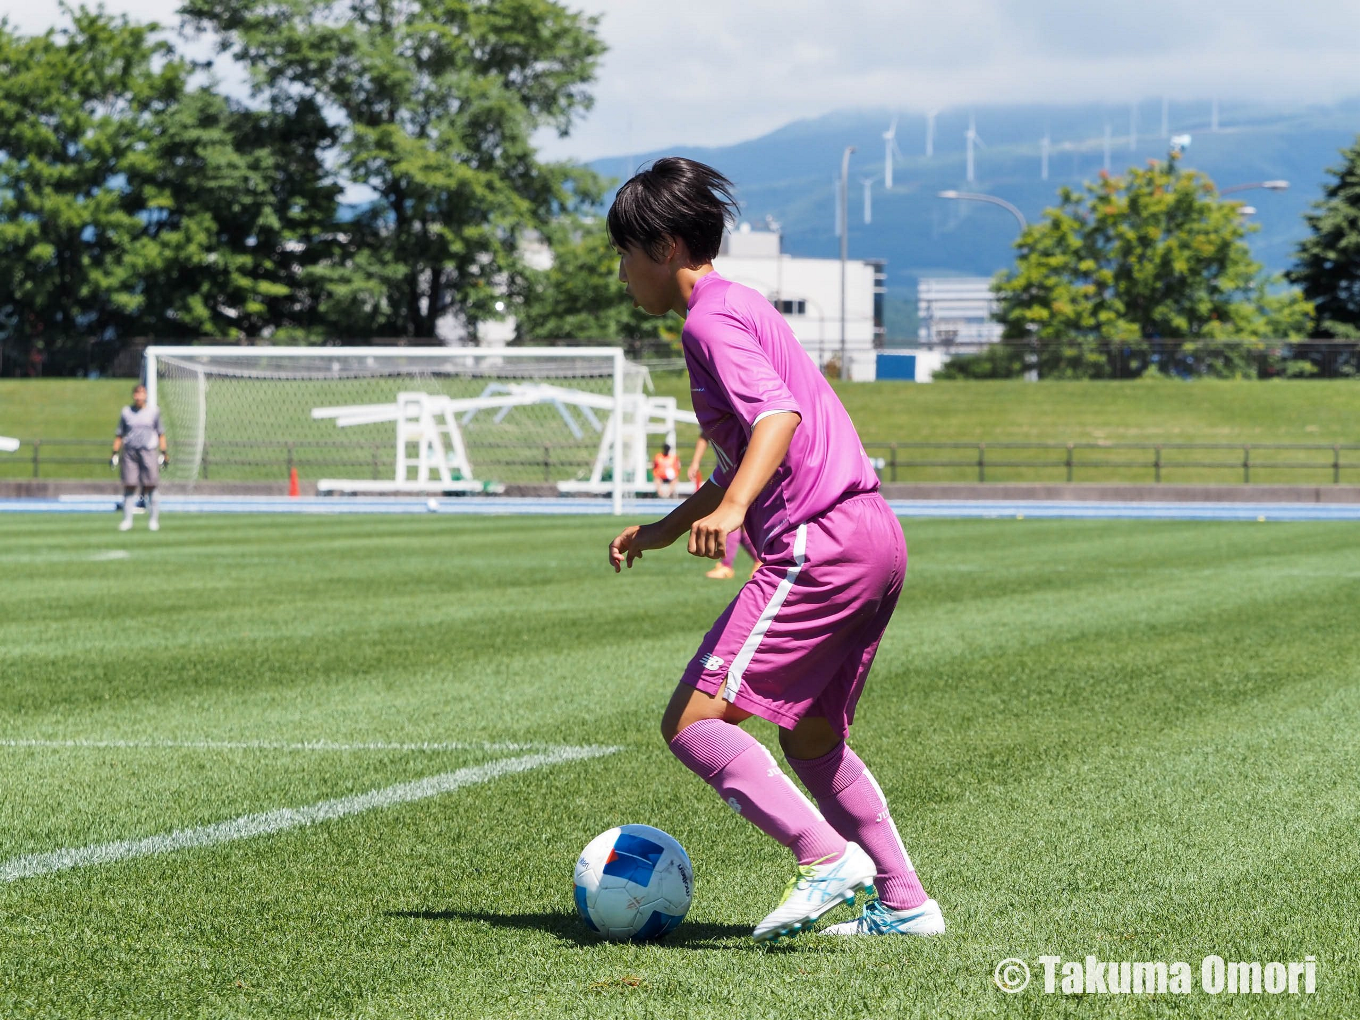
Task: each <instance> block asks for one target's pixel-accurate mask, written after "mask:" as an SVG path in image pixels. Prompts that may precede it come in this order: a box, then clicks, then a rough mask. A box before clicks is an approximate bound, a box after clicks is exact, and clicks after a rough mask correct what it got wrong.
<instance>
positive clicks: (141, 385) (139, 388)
mask: <svg viewBox="0 0 1360 1020" xmlns="http://www.w3.org/2000/svg"><path fill="white" fill-rule="evenodd" d="M144 389H146V383H140V382H139V383H138V384H137V385H136V386H134V387H132V392H133V393H136V392H137V391H138V390H144Z"/></svg>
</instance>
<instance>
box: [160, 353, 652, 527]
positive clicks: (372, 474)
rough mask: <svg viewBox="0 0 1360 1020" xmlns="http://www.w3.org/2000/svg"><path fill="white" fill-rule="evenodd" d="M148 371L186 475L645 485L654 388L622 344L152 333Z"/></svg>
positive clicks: (617, 490)
mask: <svg viewBox="0 0 1360 1020" xmlns="http://www.w3.org/2000/svg"><path fill="white" fill-rule="evenodd" d="M142 371H143V382H144V383H145V385H146V388H147V402H148V403H149V404H151V405H152V406H155V407H157V408H159V409H160V411H161V415H162V418H163V421H164V424H165V427H166V432H167V434H168V435H169V438H170V442H171V443H172V444H173V447H174V450H175V456H174V457H172V458H171V464H170V467H169V471H168V477H169V478H170V480H174V481H181V482H186V483H190V484H192V483H194V482H196V481H198V480H200V479H205V480H223V481H231V480H237V481H260V480H270V481H279V480H284V479H286V478H287V468H288V467H291V466H297V467H299V468H301V469H303V470H304V471H305V472H306V474H307V476H308V477H310V478H315V477H317V475H318V473H319V472H320V473H324V474H325V475H333V476H334V479H332V480H338V482H337V485H336V486H335V487H334V489H335V491H370V492H372V491H393V492H413V491H431V492H435V491H494V489H493V488H492V486H499V485H501V484H507V483H508V484H516V483H518V484H536V485H543V484H545V483H551V484H554V485H556V486H557V488H558V489H559V490H561V491H582V489H584V491H590V492H595V493H598V494H600V495H606V494H607V495H608V496H610V498H611V500H612V503H613V509H614V512H615V513H622V511H623V498H624V495H625V493H627V492H636V491H641V490H643V489H645V488H647V487H648V486H647V480H646V477H645V472H644V473H643V474H641V475H639V472H638V471H637V470H636V466H635V465H636V463H637V457H636V455H635V454H636V449H635V447H636V445H637V442H638V437H639V436H640V437H641V441H642V442H643V443H644V444H645V442H646V425H647V414H646V411H645V410H643V409H645V408H647V407H649V406H650V405H651V404H652V403H655V401H656V400H657V399H658V398H648V397H646V396H645V390H647V389H650V377H649V375H648V373H647V370H646V369H645V368H643V367H641V366H638V365H634V364H632V363H630V362H628V361H627V360H626V358H625V357H624V354H623V350H622V349H621V348H618V347H310V346H299V347H286V346H256V347H244V346H229V345H213V346H152V347H148V348H146V351H145V353H144V355H143V366H142ZM470 408H486V409H487V410H485V411H480V410H479V411H477V412H476V413H469V411H468V409H470ZM314 411H315V412H319V413H317V414H314V413H313V412H314ZM630 422H631V423H633V424H631V425H630ZM653 431H654V430H653ZM606 437H607V438H608V440H610V441H611V442H612V455H611V456H610V458H609V459H610V460H611V461H612V464H611V465H609V467H607V468H606V470H605V471H604V472H603V473H602V472H601V470H600V458H601V456H602V451H601V441H602V440H603V439H605V438H606ZM409 442H414V443H416V444H417V446H418V454H412V455H411V456H409V457H408V456H405V452H406V451H407V450H408V449H409V448H408V447H406V446H405V445H400V446H399V445H398V444H404V443H409ZM445 457H447V460H445V459H443V458H445ZM408 464H409V465H411V466H412V470H414V465H417V464H419V465H420V471H419V472H418V477H416V478H410V477H409V476H407V475H406V470H407V465H408ZM469 475H470V476H471V477H469ZM341 483H343V484H341ZM351 486H352V487H351ZM569 486H576V487H577V488H576V489H569V488H568V487H569Z"/></svg>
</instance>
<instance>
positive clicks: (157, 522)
mask: <svg viewBox="0 0 1360 1020" xmlns="http://www.w3.org/2000/svg"><path fill="white" fill-rule="evenodd" d="M169 463H170V458H169V456H168V455H167V454H166V451H165V427H164V426H163V425H161V413H160V411H158V410H157V409H156V408H154V407H147V406H146V387H145V386H143V385H142V384H141V383H138V384H137V385H136V386H134V387H133V388H132V403H131V404H130V405H129V406H127V407H125V408H123V413H122V414H121V415H119V416H118V430H117V431H116V432H115V433H114V436H113V456H112V457H110V458H109V465H110V466H111V467H115V468H119V469H120V470H121V473H122V478H123V520H122V523H120V524H119V525H118V530H119V531H128V530H130V529H131V528H132V510H133V507H134V505H135V501H134V500H133V497H134V496H135V495H136V494H137V487H138V486H141V489H142V495H143V497H144V498H145V499H146V511H147V513H148V514H149V515H150V519H149V521H148V523H147V527H149V528H150V529H151V530H152V531H159V530H160V528H161V507H160V496H158V495H157V493H156V486H157V485H159V484H160V480H161V471H160V469H161V468H162V467H164V466H165V465H166V464H169Z"/></svg>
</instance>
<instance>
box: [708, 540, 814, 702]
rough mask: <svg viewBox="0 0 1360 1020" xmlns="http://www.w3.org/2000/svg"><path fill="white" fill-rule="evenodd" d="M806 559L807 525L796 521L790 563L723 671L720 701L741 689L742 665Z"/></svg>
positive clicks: (757, 644)
mask: <svg viewBox="0 0 1360 1020" xmlns="http://www.w3.org/2000/svg"><path fill="white" fill-rule="evenodd" d="M806 558H807V525H806V524H800V525H798V533H797V535H796V536H795V537H794V540H793V566H791V567H789V569H788V570H786V571H784V579H783V580H782V581H780V582H779V587H778V588H776V589H775V590H774V595H773V597H771V599H770V604H769V605H767V606H766V607H765V609H764V611H763V612H762V613H761V614H760V619H758V620H757V621H756V625H755V626H754V627H752V628H751V633H750V634H749V635H747V638H746V641H745V643H744V644H743V645H742V646H741V651H739V652H737V657H736V658H735V659H733V660H732V665H731V667H730V668H729V669H728V671H727V683H726V684H725V685H724V686H723V700H724V701H733V700H735V698H736V696H737V691H739V690H741V677H742V674H743V673H745V672H746V667H747V666H749V665H750V664H751V659H752V658H753V657H754V656H755V654H756V649H757V648H759V647H760V641H761V638H763V637H764V636H765V632H766V631H767V630H769V629H770V624H772V623H774V614H775V613H777V612H779V607H780V606H782V605H783V604H784V600H785V599H786V598H788V597H789V592H790V591H791V590H792V589H793V582H794V581H796V580H797V579H798V571H800V570H802V569H803V560H804V559H806Z"/></svg>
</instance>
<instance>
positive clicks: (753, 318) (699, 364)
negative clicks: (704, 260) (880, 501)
mask: <svg viewBox="0 0 1360 1020" xmlns="http://www.w3.org/2000/svg"><path fill="white" fill-rule="evenodd" d="M681 339H682V342H683V345H684V349H685V364H686V366H687V367H688V368H689V383H690V394H691V398H692V400H693V402H694V413H695V414H696V415H697V416H698V418H699V428H700V429H701V430H702V431H703V434H704V435H705V436H706V437H707V438H708V441H709V443H711V444H712V446H713V450H714V453H715V455H716V456H717V458H718V469H717V470H716V471H714V472H713V481H714V482H716V483H717V484H718V485H721V486H723V487H726V486H727V485H729V484H730V483H731V481H732V478H733V476H734V475H735V474H736V471H737V467H738V465H740V464H741V459H742V457H743V456H744V455H745V453H746V444H747V442H748V441H749V440H750V438H751V429H752V428H754V427H755V424H756V422H757V421H759V420H760V419H761V418H762V417H764V416H765V415H767V414H771V413H773V412H776V411H796V412H798V414H799V415H800V416H801V417H802V422H801V424H800V425H799V426H798V428H797V430H796V431H795V432H794V434H793V441H792V442H791V443H790V444H789V452H788V455H787V456H786V457H785V458H784V461H783V463H782V464H780V465H779V467H778V469H776V471H775V473H774V476H773V477H772V478H771V479H770V482H769V484H768V485H767V486H766V487H765V488H764V490H763V491H762V492H761V493H760V495H759V496H757V497H756V500H755V502H754V503H752V504H751V507H750V509H749V510H747V512H746V530H747V531H748V533H749V534H750V535H751V536H752V538H753V539H754V540H755V545H756V548H757V549H758V550H762V552H763V550H764V548H765V545H766V543H768V542H769V541H770V539H772V538H774V537H776V536H778V535H780V534H782V533H784V532H785V531H787V530H789V529H791V528H797V527H798V525H800V524H804V523H806V522H807V521H809V520H811V519H812V518H813V517H816V516H817V515H818V514H821V513H824V512H825V511H827V510H830V509H831V508H832V507H833V506H835V505H836V504H838V503H840V502H841V501H842V500H844V499H846V498H847V497H849V496H853V495H855V494H857V493H863V492H874V491H876V490H877V489H878V476H877V475H876V474H875V473H874V468H873V465H872V464H870V463H869V458H868V457H867V456H866V455H865V453H864V447H863V445H862V444H861V443H860V440H859V435H858V434H857V433H856V432H855V426H854V423H853V422H852V421H851V420H850V415H849V414H847V413H846V410H845V407H844V406H843V405H842V404H841V402H840V399H839V398H838V397H837V396H836V393H835V391H834V390H832V388H831V384H830V383H828V382H827V381H826V379H825V378H824V377H823V376H822V373H821V372H820V371H819V370H818V368H817V366H816V364H814V363H813V360H812V358H811V356H809V354H808V353H807V351H805V350H803V347H802V345H801V344H799V343H798V338H797V337H795V336H794V335H793V330H791V329H790V328H789V324H788V323H787V322H785V321H784V317H783V316H782V315H780V314H779V313H778V312H777V311H775V309H774V306H773V305H771V304H770V302H769V301H767V300H766V299H765V298H764V296H763V295H761V294H760V293H759V292H758V291H754V290H752V289H751V288H750V287H743V286H742V285H741V284H738V283H733V282H732V281H731V280H725V279H723V278H722V277H721V276H719V275H718V274H717V273H709V274H707V275H706V276H703V277H700V278H699V281H698V282H697V283H696V284H695V285H694V292H693V293H692V294H691V295H690V299H689V314H688V316H687V317H686V319H685V328H684V332H683V333H682V334H681Z"/></svg>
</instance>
